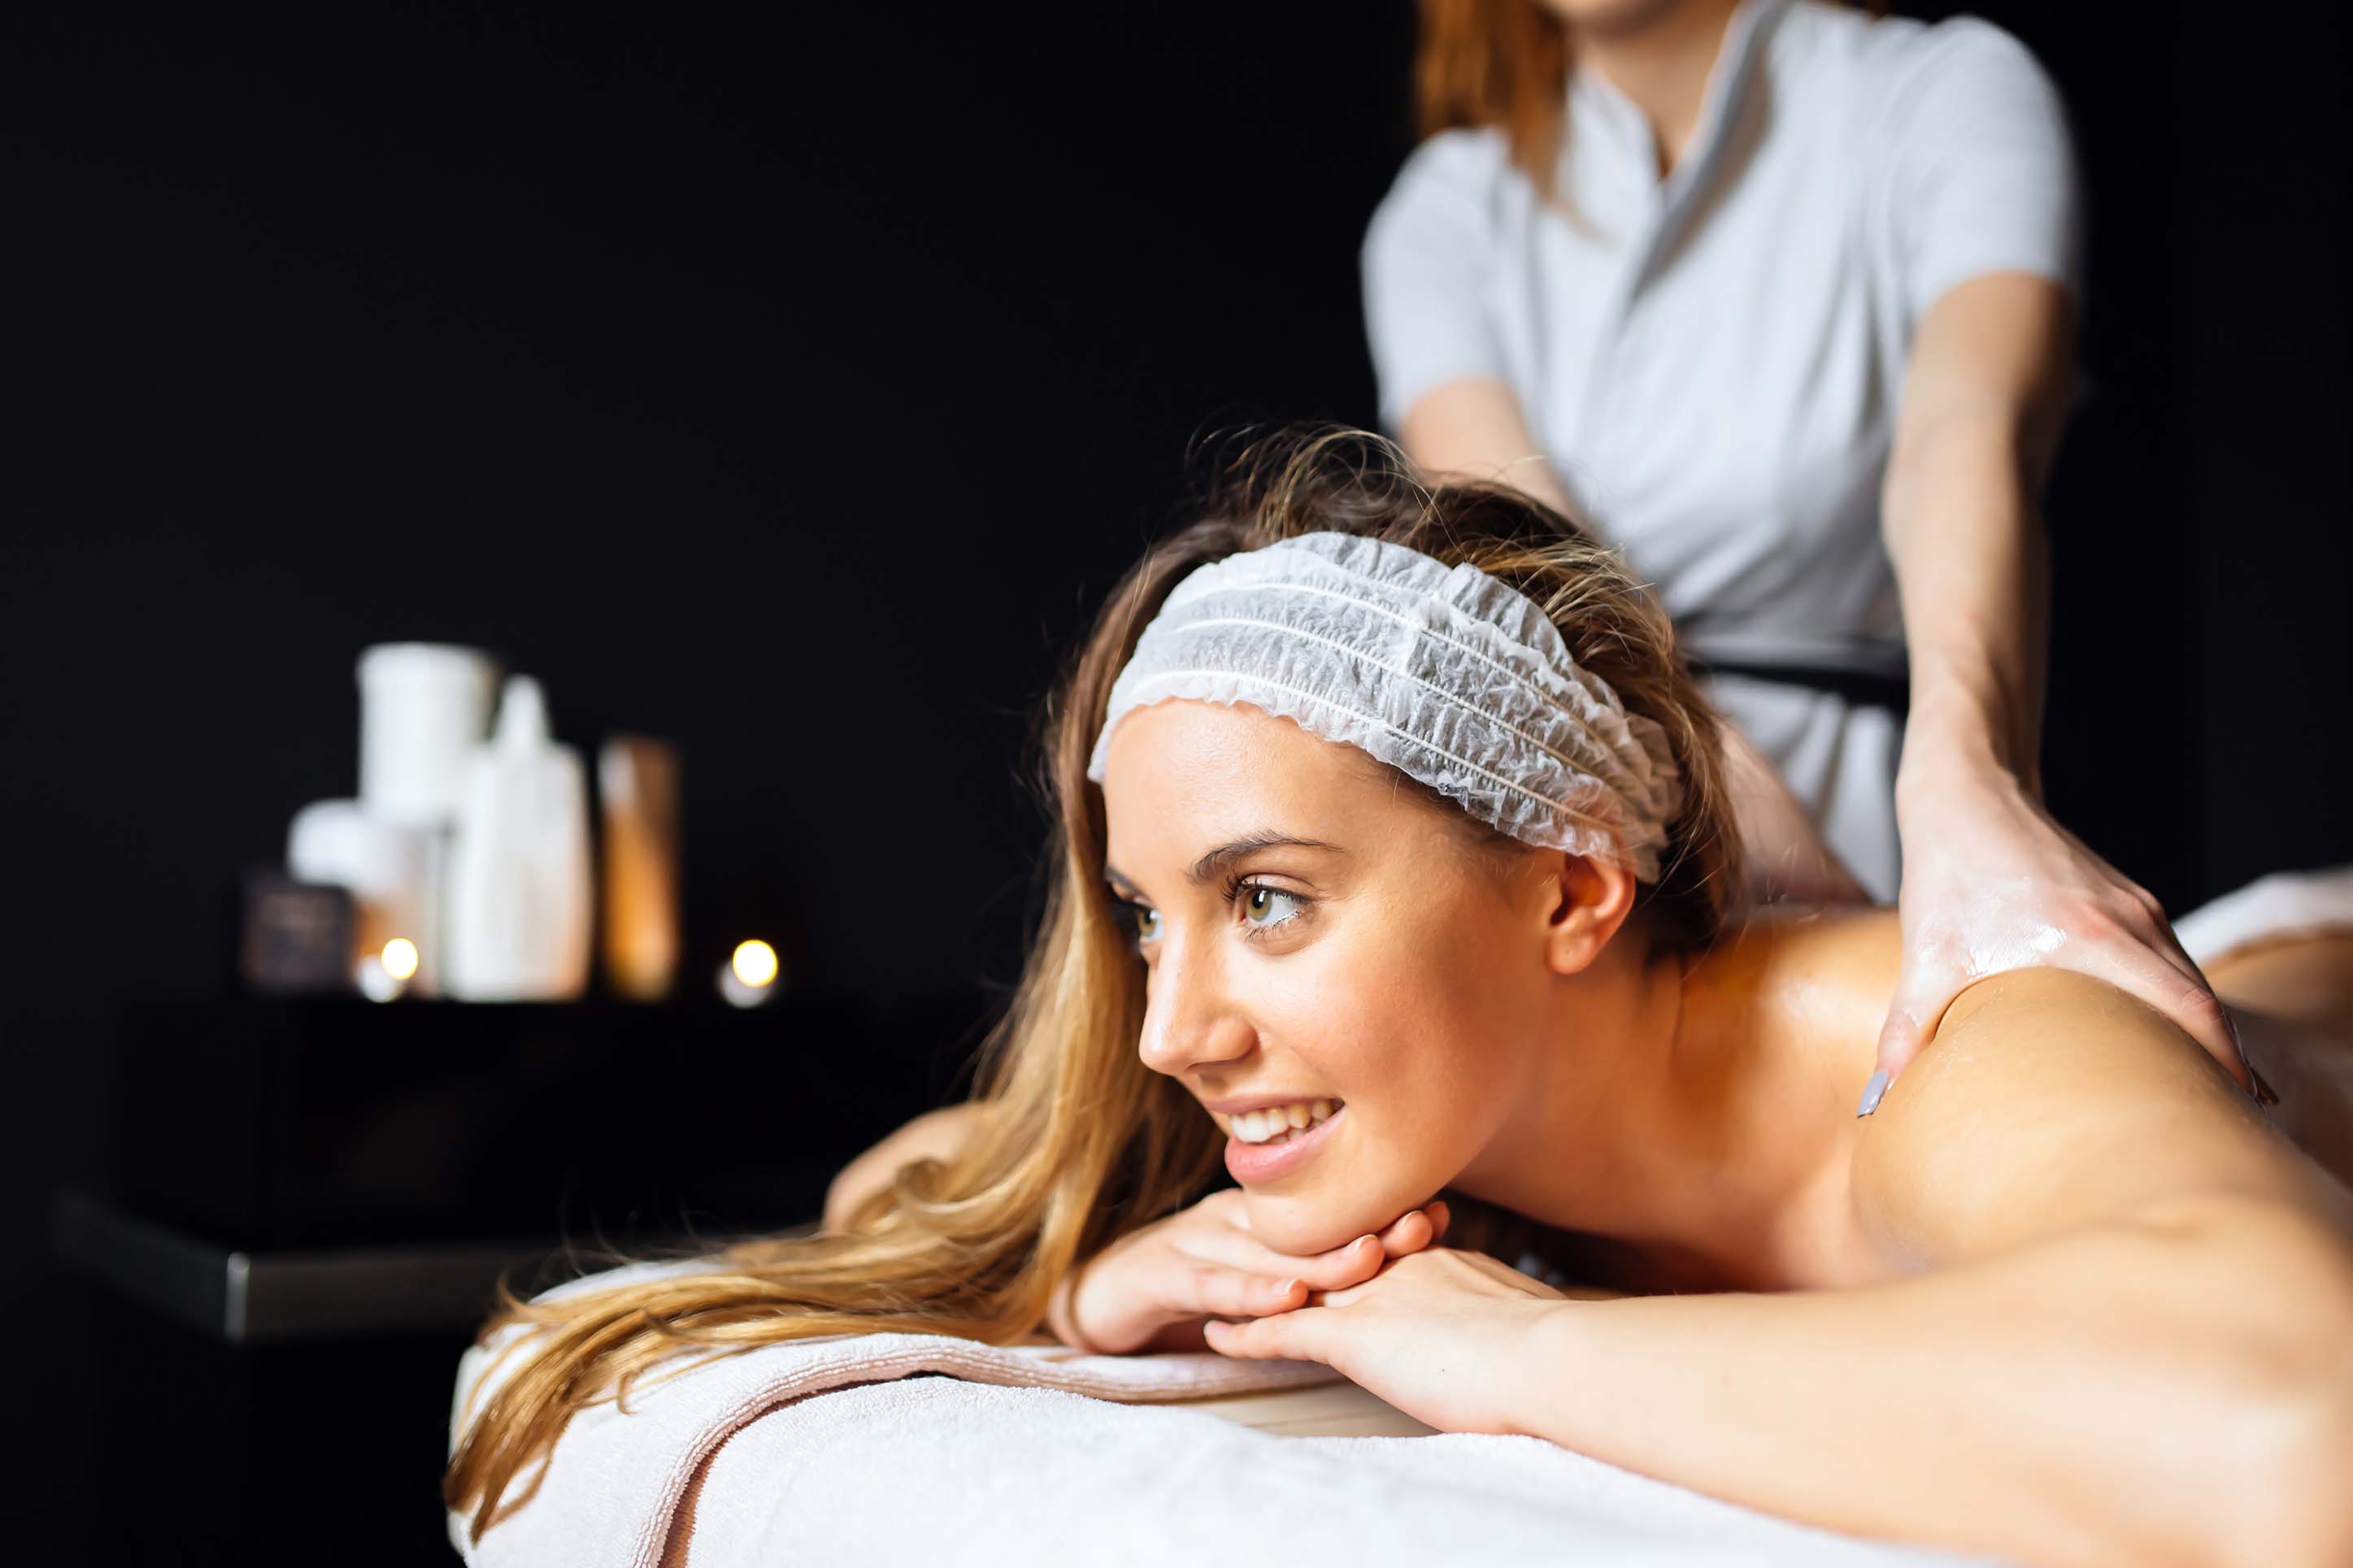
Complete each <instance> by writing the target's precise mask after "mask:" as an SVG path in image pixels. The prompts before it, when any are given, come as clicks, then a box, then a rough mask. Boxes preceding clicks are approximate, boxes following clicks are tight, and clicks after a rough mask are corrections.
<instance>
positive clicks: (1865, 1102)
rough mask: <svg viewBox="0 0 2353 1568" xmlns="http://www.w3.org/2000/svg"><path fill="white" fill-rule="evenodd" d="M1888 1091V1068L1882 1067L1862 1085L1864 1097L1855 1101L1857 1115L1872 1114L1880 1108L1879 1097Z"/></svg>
mask: <svg viewBox="0 0 2353 1568" xmlns="http://www.w3.org/2000/svg"><path fill="white" fill-rule="evenodd" d="M1886 1092H1887V1069H1886V1068H1880V1069H1879V1070H1878V1071H1877V1072H1875V1073H1873V1074H1872V1075H1871V1081H1870V1082H1869V1083H1866V1084H1864V1085H1863V1086H1862V1099H1861V1100H1857V1101H1855V1105H1854V1113H1855V1114H1856V1115H1857V1116H1868V1115H1870V1114H1871V1113H1872V1112H1873V1111H1874V1110H1878V1109H1879V1097H1880V1096H1881V1095H1883V1094H1885V1093H1886Z"/></svg>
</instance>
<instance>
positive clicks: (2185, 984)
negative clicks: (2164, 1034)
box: [1855, 767, 2276, 1115]
mask: <svg viewBox="0 0 2353 1568" xmlns="http://www.w3.org/2000/svg"><path fill="white" fill-rule="evenodd" d="M1898 788H1899V798H1898V816H1899V820H1900V822H1901V824H1902V830H1903V837H1904V882H1903V891H1902V895H1901V897H1900V899H1899V907H1900V910H1901V915H1902V921H1903V929H1904V961H1903V968H1902V971H1901V973H1900V975H1899V977H1898V979H1897V981H1896V987H1895V995H1894V1002H1893V1004H1892V1005H1891V1006H1890V1008H1889V1010H1888V1015H1887V1022H1886V1025H1885V1026H1884V1027H1883V1029H1882V1030H1881V1033H1880V1038H1879V1073H1877V1074H1874V1075H1873V1078H1872V1080H1871V1084H1870V1086H1869V1087H1867V1088H1866V1089H1864V1091H1863V1097H1862V1101H1861V1102H1860V1103H1859V1104H1858V1105H1857V1106H1856V1108H1855V1109H1856V1114H1858V1115H1868V1114H1870V1113H1871V1111H1873V1110H1876V1109H1877V1108H1878V1102H1879V1098H1880V1096H1881V1095H1882V1094H1883V1093H1884V1092H1885V1090H1886V1088H1887V1086H1888V1085H1889V1084H1890V1083H1893V1082H1894V1080H1895V1079H1896V1078H1897V1077H1899V1076H1900V1075H1901V1074H1902V1073H1903V1071H1904V1069H1905V1067H1906V1066H1907V1065H1908V1064H1909V1063H1910V1062H1911V1060H1912V1058H1914V1057H1915V1056H1917V1055H1918V1054H1919V1053H1920V1050H1921V1047H1924V1046H1926V1044H1927V1043H1928V1041H1929V1039H1930V1037H1932V1036H1933V1035H1934V1034H1935V1033H1936V1026H1937V1024H1938V1022H1939V1021H1940V1020H1941V1019H1942V1018H1943V1017H1944V1015H1945V1009H1946V1008H1947V1007H1948V1006H1950V1005H1952V1002H1953V999H1954V998H1955V997H1956V996H1957V995H1959V994H1961V992H1962V991H1964V990H1966V989H1967V988H1968V986H1970V985H1972V984H1975V983H1976V982H1978V981H1979V980H1981V979H1983V978H1985V977H1986V976H1987V975H1989V974H1998V973H2001V972H2002V971H2004V970H2010V969H2025V968H2031V967H2034V966H2037V965H2044V964H2047V965H2051V966H2052V967H2055V968H2060V969H2072V970H2075V971H2077V972H2079V973H2084V974H2090V975H2094V976H2097V977H2098V978H2100V979H2103V980H2105V981H2107V982H2109V983H2110V984H2114V985H2116V986H2117V987H2118V988H2119V989H2121V990H2123V991H2125V992H2127V993H2129V994H2132V995H2134V996H2137V997H2138V998H2139V999H2140V1000H2141V1001H2143V1002H2145V1003H2147V1004H2148V1005H2149V1006H2151V1007H2153V1008H2155V1009H2157V1011H2158V1012H2160V1013H2162V1014H2164V1015H2165V1016H2167V1017H2168V1018H2170V1019H2172V1020H2173V1021H2174V1022H2175V1023H2176V1024H2178V1025H2179V1026H2181V1027H2182V1028H2183V1029H2184V1030H2186V1031H2188V1033H2189V1035H2190V1037H2192V1038H2194V1039H2195V1040H2197V1042H2198V1043H2199V1044H2200V1045H2201V1046H2203V1047H2205V1048H2206V1050H2207V1052H2208V1054H2210V1055H2211V1056H2212V1057H2213V1058H2214V1059H2215V1061H2216V1062H2218V1063H2220V1064H2221V1068H2222V1070H2223V1071H2225V1072H2227V1073H2228V1074H2230V1075H2231V1078H2232V1080H2233V1081H2235V1082H2236V1083H2237V1084H2238V1085H2239V1086H2240V1087H2241V1088H2242V1089H2246V1090H2247V1091H2248V1092H2249V1093H2250V1094H2253V1095H2254V1096H2255V1097H2256V1098H2257V1099H2258V1100H2262V1101H2263V1103H2266V1104H2269V1103H2274V1101H2275V1100H2276V1097H2275V1096H2270V1095H2269V1093H2268V1087H2267V1086H2262V1087H2259V1085H2258V1083H2257V1081H2256V1079H2254V1076H2253V1068H2251V1067H2250V1066H2249V1065H2248V1063H2247V1059H2246V1057H2245V1054H2244V1053H2243V1052H2242V1050H2241V1049H2240V1047H2239V1041H2238V1037H2237V1034H2236V1033H2235V1032H2234V1031H2233V1029H2232V1026H2231V1023H2230V1020H2229V1018H2228V1017H2227V1016H2225V1015H2224V1013H2223V1011H2222V1007H2221V1004H2220V1003H2219V1002H2217V1001H2216V1000H2215V999H2214V994H2213V992H2212V990H2211V988H2210V987H2209V986H2208V985H2207V984H2206V977H2205V976H2204V975H2203V974H2201V973H2200V972H2199V969H2198V965H2197V964H2196V963H2193V962H2192V961H2191V959H2190V957H2189V954H2188V953H2186V952H2183V951H2182V949H2181V944H2180V943H2179V942H2177V941H2176V940H2175V939H2174V935H2173V928H2172V926H2171V925H2170V924H2168V922H2167V921H2166V918H2165V911H2164V910H2163V908H2162V907H2161V906H2160V905H2159V904H2158V901H2157V900H2156V899H2155V898H2153V897H2151V896H2150V895H2149V893H2148V891H2147V889H2144V888H2142V887H2141V886H2140V885H2139V884H2138V883H2136V882H2134V881H2133V880H2132V879H2130V878H2127V877H2126V876H2125V875H2124V874H2123V873H2121V872H2119V871H2118V870H2116V868H2115V867H2113V866H2111V865H2109V864H2108V863H2107V862H2106V861H2105V860H2103V859H2102V858H2100V857H2099V856H2098V855H2096V854H2094V853H2093V852H2092V850H2091V849H2090V847H2087V846H2086V845H2085V844H2084V842H2083V840H2081V839H2080V838H2077V837H2075V836H2074V835H2073V834H2072V833H2070V832H2068V831H2067V830H2066V829H2065V828H2063V827H2062V826H2059V824H2058V823H2057V822H2056V821H2055V820H2053V819H2052V816H2051V814H2050V813H2049V812H2047V811H2046V810H2044V809H2043V807H2042V803H2041V802H2040V801H2038V800H2036V799H2035V798H2034V797H2033V796H2032V795H2031V794H2030V793H2029V792H2028V790H2027V788H2026V786H2025V785H2024V784H2021V783H2020V781H2019V780H2018V779H2017V778H2016V777H2014V776H2013V775H2012V774H2010V773H2008V772H2007V771H2006V770H2003V769H2000V768H1998V767H1986V768H1983V769H1978V770H1957V771H1954V772H1950V773H1945V774H1943V775H1942V776H1938V777H1935V778H1933V779H1929V780H1927V781H1926V782H1915V781H1910V780H1906V781H1905V782H1904V783H1903V784H1899V786H1898ZM1881 1075H1884V1076H1881Z"/></svg>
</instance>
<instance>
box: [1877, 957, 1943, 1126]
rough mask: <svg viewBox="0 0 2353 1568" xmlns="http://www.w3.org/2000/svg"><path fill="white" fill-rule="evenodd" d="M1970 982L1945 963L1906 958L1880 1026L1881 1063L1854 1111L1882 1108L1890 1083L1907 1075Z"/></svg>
mask: <svg viewBox="0 0 2353 1568" xmlns="http://www.w3.org/2000/svg"><path fill="white" fill-rule="evenodd" d="M1963 984H1966V981H1965V980H1964V978H1963V977H1962V976H1961V975H1960V974H1959V973H1957V972H1955V971H1952V970H1950V969H1947V968H1945V967H1943V966H1933V967H1932V966H1928V965H1920V964H1915V963H1913V962H1912V961H1911V960H1910V959H1909V958H1907V959H1905V964H1904V968H1903V971H1902V973H1900V974H1899V975H1898V976H1897V978H1896V982H1895V994H1894V997H1893V998H1891V999H1890V1000H1889V1002H1888V1005H1887V1019H1886V1022H1884V1023H1883V1024H1882V1025H1880V1026H1879V1062H1878V1066H1877V1067H1876V1068H1874V1069H1873V1072H1872V1075H1871V1078H1870V1079H1869V1080H1868V1081H1867V1082H1865V1083H1864V1084H1863V1086H1862V1098H1861V1099H1859V1100H1856V1101H1855V1105H1854V1113H1855V1114H1856V1115H1857V1116H1868V1115H1870V1114H1871V1113H1872V1112H1873V1111H1874V1110H1878V1109H1879V1101H1880V1099H1881V1097H1883V1095H1885V1094H1886V1092H1887V1088H1888V1085H1890V1084H1892V1083H1894V1081H1895V1080H1896V1079H1898V1078H1900V1077H1902V1076H1903V1073H1904V1069H1905V1068H1907V1067H1910V1066H1911V1065H1912V1058H1915V1057H1916V1056H1918V1055H1919V1054H1920V1047H1923V1046H1925V1045H1926V1044H1927V1043H1928V1041H1929V1039H1930V1038H1931V1037H1933V1036H1934V1035H1935V1034H1936V1026H1937V1024H1938V1023H1940V1022H1941V1021H1942V1020H1943V1019H1944V1016H1945V1009H1946V1008H1947V1007H1949V1006H1951V1005H1953V998H1954V997H1956V996H1957V995H1959V994H1961V987H1962V985H1963Z"/></svg>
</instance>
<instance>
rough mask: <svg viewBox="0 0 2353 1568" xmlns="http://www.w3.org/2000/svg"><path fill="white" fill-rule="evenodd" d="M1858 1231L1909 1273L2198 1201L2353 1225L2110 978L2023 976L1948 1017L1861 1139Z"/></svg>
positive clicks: (2302, 1159)
mask: <svg viewBox="0 0 2353 1568" xmlns="http://www.w3.org/2000/svg"><path fill="white" fill-rule="evenodd" d="M1852 1197H1853V1205H1854V1212H1855V1215H1856V1217H1857V1219H1858V1221H1859V1223H1861V1224H1862V1226H1863V1227H1864V1229H1865V1231H1866V1232H1867V1233H1868V1234H1869V1235H1870V1236H1871V1238H1872V1240H1873V1243H1874V1244H1875V1245H1877V1246H1878V1247H1880V1248H1881V1249H1882V1251H1883V1252H1884V1253H1886V1254H1887V1255H1888V1256H1889V1257H1890V1258H1892V1259H1894V1260H1895V1261H1897V1262H1898V1263H1899V1264H1900V1265H1908V1266H1911V1267H1915V1268H1927V1267H1933V1266H1936V1265H1938V1264H1942V1263H1949V1262H1955V1261H1959V1260H1962V1259H1965V1258H1972V1257H1980V1256H1984V1255H1986V1254H1989V1253H1991V1252H1998V1251H2003V1250H2007V1249H2009V1248H2010V1247H2017V1246H2021V1245H2025V1244H2028V1243H2031V1242H2032V1241H2034V1240H2037V1239H2040V1238H2042V1237H2048V1236H2052V1235H2055V1234H2058V1233H2060V1232H2063V1231H2066V1230H2072V1229H2076V1228H2080V1227H2083V1226H2091V1225H2097V1224H2101V1223H2104V1222H2113V1221H2120V1220H2125V1219H2127V1218H2131V1217H2134V1216H2148V1215H2156V1214H2158V1213H2159V1212H2161V1211H2164V1210H2165V1209H2167V1208H2168V1205H2176V1206H2178V1205H2182V1204H2195V1203H2197V1202H2199V1201H2200V1200H2205V1199H2254V1200H2258V1201H2274V1202H2282V1203H2286V1204H2288V1205H2293V1206H2295V1207H2298V1208H2302V1209H2306V1210H2309V1211H2312V1212H2316V1213H2323V1214H2327V1215H2330V1216H2331V1223H2333V1224H2337V1225H2339V1226H2342V1225H2345V1224H2346V1223H2347V1220H2348V1215H2347V1209H2346V1206H2345V1199H2346V1197H2347V1194H2346V1193H2345V1189H2344V1188H2343V1187H2341V1186H2338V1185H2337V1184H2334V1183H2333V1182H2331V1181H2330V1179H2329V1178H2328V1176H2327V1174H2326V1173H2324V1172H2323V1171H2321V1169H2320V1168H2319V1167H2318V1166H2317V1165H2316V1164H2315V1163H2313V1162H2312V1161H2310V1160H2309V1159H2307V1158H2306V1156H2305V1155H2303V1154H2302V1153H2301V1152H2298V1151H2297V1150H2296V1148H2295V1145H2294V1144H2292V1143H2290V1142H2288V1141H2287V1139H2286V1138H2285V1137H2284V1136H2283V1135H2282V1134H2281V1133H2280V1131H2279V1130H2278V1129H2277V1128H2275V1127H2274V1126H2273V1125H2272V1124H2271V1123H2270V1122H2268V1121H2266V1120H2265V1119H2264V1117H2263V1112H2262V1111H2261V1110H2260V1109H2258V1108H2257V1107H2256V1106H2255V1104H2254V1103H2253V1101H2252V1100H2249V1099H2248V1098H2247V1096H2246V1095H2245V1094H2244V1093H2243V1092H2242V1091H2241V1090H2240V1089H2239V1088H2238V1086H2237V1085H2236V1084H2234V1083H2232V1081H2231V1079H2229V1078H2228V1076H2226V1075H2225V1074H2224V1073H2223V1072H2222V1070H2221V1068H2219V1067H2217V1066H2215V1065H2214V1062H2213V1060H2212V1058H2210V1057H2209V1056H2208V1055H2207V1054H2206V1053H2205V1051H2204V1050H2203V1049H2202V1048H2200V1046H2199V1045H2198V1043H2197V1042H2196V1041H2195V1040H2193V1039H2191V1038H2190V1037H2189V1035H2187V1034H2186V1033H2184V1032H2183V1031H2182V1030H2181V1029H2180V1028H2179V1026H2176V1025H2175V1024H2173V1023H2172V1022H2171V1021H2170V1020H2169V1019H2168V1018H2166V1017H2165V1016H2163V1015H2161V1014H2159V1013H2158V1012H2157V1011H2156V1010H2155V1009H2153V1008H2151V1007H2148V1006H2147V1005H2144V1004H2143V1003H2141V1002H2140V1001H2139V1000H2137V998H2135V997H2132V996H2130V995H2127V994H2126V993H2125V992H2123V991H2121V990H2118V989H2117V988H2116V987H2115V986H2114V985H2111V984H2107V983H2106V982H2105V981H2102V980H2097V979H2094V978H2093V977H2091V976H2089V975H2084V974H2078V973H2073V972H2072V971H2068V970H2061V969H2051V968H2040V969H2023V970H2014V971H2010V972H2009V973H2002V974H1997V975H1992V976H1989V978H1987V979H1985V980H1981V981H1979V982H1978V983H1977V984H1975V985H1972V986H1971V987H1969V989H1968V990H1967V991H1965V992H1963V993H1962V994H1961V995H1960V996H1959V997H1958V998H1957V1000H1956V1001H1955V1002H1954V1004H1953V1005H1952V1006H1951V1008H1949V1009H1948V1010H1947V1013H1946V1015H1945V1017H1944V1020H1943V1022H1942V1023H1941V1024H1940V1025H1939V1026H1938V1028H1937V1031H1936V1038H1935V1039H1934V1040H1933V1041H1932V1042H1931V1043H1930V1045H1929V1046H1928V1047H1927V1048H1926V1050H1924V1051H1922V1052H1921V1053H1920V1055H1919V1056H1918V1057H1917V1058H1915V1059H1914V1061H1913V1063H1912V1065H1911V1066H1910V1067H1909V1068H1906V1069H1905V1072H1904V1073H1903V1075H1902V1076H1901V1077H1899V1078H1898V1079H1896V1081H1895V1083H1894V1086H1893V1087H1891V1088H1890V1089H1888V1091H1887V1094H1886V1097H1885V1098H1884V1099H1883V1100H1882V1101H1881V1103H1880V1107H1879V1110H1878V1111H1877V1112H1876V1113H1875V1114H1874V1115H1873V1116H1872V1117H1871V1118H1870V1119H1868V1121H1865V1122H1864V1124H1863V1130H1862V1132H1861V1134H1860V1135H1859V1136H1858V1139H1857V1141H1856V1144H1855V1152H1854V1160H1853V1168H1852Z"/></svg>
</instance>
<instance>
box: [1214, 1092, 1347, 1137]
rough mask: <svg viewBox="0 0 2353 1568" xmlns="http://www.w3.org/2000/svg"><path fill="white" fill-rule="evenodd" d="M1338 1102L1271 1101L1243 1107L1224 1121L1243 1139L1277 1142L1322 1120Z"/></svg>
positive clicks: (1236, 1135)
mask: <svg viewBox="0 0 2353 1568" xmlns="http://www.w3.org/2000/svg"><path fill="white" fill-rule="evenodd" d="M1340 1103H1341V1102H1340V1101H1338V1100H1301V1101H1300V1102H1299V1103H1298V1104H1296V1105H1270V1106H1268V1107H1267V1108H1266V1109H1265V1110H1245V1111H1242V1112H1240V1114H1238V1115H1234V1116H1229V1117H1228V1118H1227V1119H1226V1125H1227V1126H1228V1127H1229V1128H1230V1129H1231V1130H1232V1131H1233V1135H1234V1136H1235V1137H1237V1138H1239V1139H1240V1140H1241V1141H1242V1142H1245V1143H1272V1142H1282V1140H1283V1139H1285V1138H1288V1137H1290V1136H1291V1135H1292V1134H1293V1133H1294V1132H1297V1131H1302V1130H1303V1129H1305V1128H1309V1127H1313V1126H1314V1125H1315V1123H1317V1122H1319V1121H1324V1119H1325V1118H1327V1117H1329V1116H1330V1115H1331V1114H1332V1113H1333V1112H1334V1111H1335V1110H1339V1109H1340Z"/></svg>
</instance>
